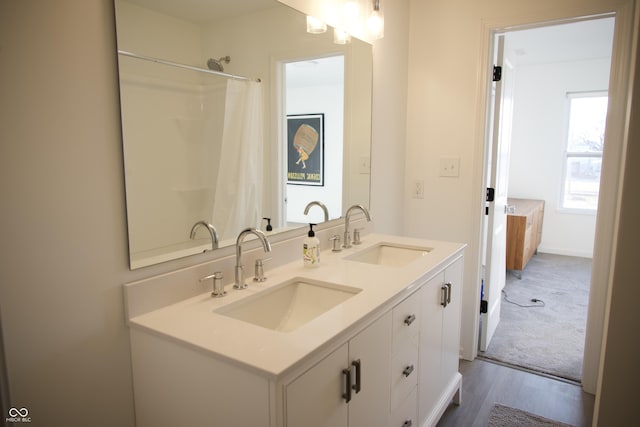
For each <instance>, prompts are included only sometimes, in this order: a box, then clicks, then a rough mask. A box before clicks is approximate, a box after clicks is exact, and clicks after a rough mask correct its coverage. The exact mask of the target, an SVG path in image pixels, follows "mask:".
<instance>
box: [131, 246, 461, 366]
mask: <svg viewBox="0 0 640 427" xmlns="http://www.w3.org/2000/svg"><path fill="white" fill-rule="evenodd" d="M380 243H391V244H396V245H411V246H418V247H424V248H431V250H430V252H428V253H427V254H426V255H424V256H422V257H420V258H419V259H417V260H415V261H413V262H411V263H409V264H407V265H406V266H404V267H389V266H382V265H374V264H368V263H362V262H356V261H350V260H346V259H344V258H345V257H348V256H351V255H353V254H355V253H356V252H358V251H361V250H365V249H367V248H369V247H371V246H375V245H377V244H380ZM464 247H465V245H464V244H460V243H451V242H443V241H432V240H423V239H414V238H407V237H400V236H390V235H381V234H368V235H366V236H364V237H363V242H362V244H361V245H358V246H353V247H352V248H350V249H343V250H342V251H341V252H332V251H331V250H330V249H327V250H323V251H322V252H321V263H320V266H318V267H316V268H306V267H304V266H303V265H302V259H300V260H298V261H296V262H292V263H289V264H286V265H283V266H281V267H277V268H269V264H266V265H265V275H266V276H267V280H266V281H265V282H262V283H257V282H253V281H252V280H251V278H250V277H249V278H248V279H247V283H248V284H249V287H248V288H247V289H245V290H235V289H233V288H232V285H227V286H225V290H226V291H227V295H226V296H225V297H224V298H211V294H210V290H209V291H208V292H206V293H203V294H201V295H198V296H196V297H193V298H189V299H187V300H184V301H181V302H178V303H175V304H172V305H169V306H166V307H163V308H161V309H158V310H154V311H151V312H149V313H146V314H143V315H140V316H137V317H133V318H131V319H129V325H130V327H131V328H134V329H137V330H142V331H145V332H149V333H153V334H155V335H157V336H161V337H164V338H166V339H169V340H173V341H174V342H176V343H178V344H181V345H186V346H188V347H190V348H192V349H194V350H196V351H204V352H206V353H208V354H211V355H213V356H215V357H218V358H221V359H223V360H226V361H228V362H230V363H233V364H238V365H240V366H243V367H245V368H249V369H251V370H253V371H256V372H258V373H260V374H261V375H265V376H267V377H269V378H271V379H277V378H279V377H280V376H281V375H283V374H285V373H286V372H287V371H288V370H289V369H291V368H293V367H294V366H296V365H297V364H298V363H300V362H301V361H303V360H304V359H305V358H307V357H310V356H311V355H312V354H313V353H314V352H315V351H317V350H318V349H321V348H323V347H325V346H327V345H329V344H330V343H332V342H333V341H334V340H335V339H336V337H339V336H340V335H342V334H344V333H345V332H347V331H349V329H350V328H353V327H355V326H356V325H358V324H362V322H363V321H364V320H366V318H367V317H368V316H369V315H370V314H372V313H376V312H379V314H382V311H381V310H386V309H390V308H391V307H392V305H393V304H395V303H397V302H399V301H400V300H401V299H403V298H404V297H406V296H408V295H409V294H410V293H411V292H412V291H413V289H415V288H416V287H417V286H419V285H421V284H422V283H424V281H425V280H427V279H429V278H430V277H431V276H432V275H433V274H435V273H436V272H437V271H439V270H440V269H441V268H443V267H446V265H448V263H449V262H451V261H452V260H453V259H455V258H457V256H459V255H460V254H461V253H462V250H463V249H464ZM301 252H302V251H301ZM300 258H302V257H300ZM252 267H253V266H245V271H249V272H251V271H253V268H252ZM294 277H297V278H307V279H309V280H315V281H322V282H330V283H334V284H338V285H344V286H349V287H354V288H358V289H361V291H360V292H359V293H357V294H356V295H354V296H352V297H351V298H349V299H347V300H346V301H344V302H343V303H341V304H339V305H337V306H336V307H334V308H332V309H330V310H329V311H327V312H325V313H323V314H321V315H320V316H318V317H316V318H315V319H313V320H311V321H309V322H308V323H306V324H304V325H302V326H300V327H299V328H297V329H295V330H293V331H291V332H279V331H275V330H270V329H266V328H263V327H260V326H257V325H254V324H251V323H247V322H244V321H241V320H236V319H234V318H231V317H228V316H225V315H224V314H219V313H216V312H215V311H214V310H217V309H219V308H221V307H223V306H225V305H228V304H231V303H234V302H236V301H238V300H240V299H242V298H245V297H248V296H250V295H253V294H256V293H258V292H261V291H264V290H266V289H268V288H270V287H273V286H276V285H278V284H281V283H283V282H285V281H287V280H289V279H291V278H294ZM387 306H388V307H387ZM362 325H363V326H364V324H362Z"/></svg>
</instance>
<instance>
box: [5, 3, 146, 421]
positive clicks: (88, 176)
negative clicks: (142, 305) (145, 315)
mask: <svg viewBox="0 0 640 427" xmlns="http://www.w3.org/2000/svg"><path fill="white" fill-rule="evenodd" d="M113 25H114V17H113V4H112V2H110V1H108V0H104V1H95V0H94V1H83V2H78V1H73V0H60V1H56V2H55V3H54V2H51V3H49V2H39V3H38V4H37V5H36V4H34V3H33V2H16V1H12V0H2V1H0V44H1V46H0V63H2V64H3V71H2V78H1V79H0V92H1V93H2V96H1V97H0V121H1V125H0V144H1V148H0V149H1V152H2V153H1V154H0V193H1V194H2V209H0V227H1V232H0V234H1V235H2V238H1V239H0V245H1V247H2V250H1V251H0V253H1V254H2V258H1V259H0V263H1V268H0V303H1V304H2V328H3V332H4V339H5V349H6V359H7V365H8V366H7V368H8V373H9V379H10V387H11V394H12V396H11V397H12V405H19V406H25V407H26V408H28V409H29V411H30V416H31V419H32V422H31V424H30V425H32V426H34V427H35V426H47V427H48V426H62V425H64V426H72V425H75V426H81V425H93V426H105V427H111V426H122V427H127V426H133V425H134V411H133V394H132V386H131V361H130V354H129V339H128V331H127V328H126V326H125V323H124V313H123V302H122V287H121V285H122V284H123V283H124V282H126V281H127V280H129V279H130V277H131V275H130V274H129V271H128V257H127V231H126V217H125V205H124V180H123V174H122V169H123V165H122V148H121V138H120V118H119V108H118V88H117V81H118V77H117V69H116V53H115V49H116V46H115V33H114V26H113ZM1 416H2V417H5V416H6V415H5V414H2V415H1Z"/></svg>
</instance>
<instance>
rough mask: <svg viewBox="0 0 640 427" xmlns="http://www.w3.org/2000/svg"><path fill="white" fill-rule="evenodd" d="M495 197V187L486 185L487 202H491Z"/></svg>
mask: <svg viewBox="0 0 640 427" xmlns="http://www.w3.org/2000/svg"><path fill="white" fill-rule="evenodd" d="M495 198H496V189H495V188H491V187H488V188H487V196H486V200H487V202H493V201H494V200H495Z"/></svg>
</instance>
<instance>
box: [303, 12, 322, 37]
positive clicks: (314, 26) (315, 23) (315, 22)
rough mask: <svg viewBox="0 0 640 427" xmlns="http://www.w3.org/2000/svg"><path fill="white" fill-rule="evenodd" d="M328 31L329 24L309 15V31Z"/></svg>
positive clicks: (313, 32)
mask: <svg viewBox="0 0 640 427" xmlns="http://www.w3.org/2000/svg"><path fill="white" fill-rule="evenodd" d="M326 31H327V24H326V23H325V22H323V21H321V20H320V19H318V18H316V17H314V16H309V15H307V33H310V34H322V33H325V32H326Z"/></svg>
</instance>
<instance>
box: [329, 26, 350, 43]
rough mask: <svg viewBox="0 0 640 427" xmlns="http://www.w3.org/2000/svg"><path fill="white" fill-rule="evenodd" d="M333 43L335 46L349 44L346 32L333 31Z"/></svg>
mask: <svg viewBox="0 0 640 427" xmlns="http://www.w3.org/2000/svg"><path fill="white" fill-rule="evenodd" d="M333 42H334V43H335V44H347V43H350V42H351V36H350V35H349V33H348V32H346V31H344V30H341V29H339V28H334V29H333Z"/></svg>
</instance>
